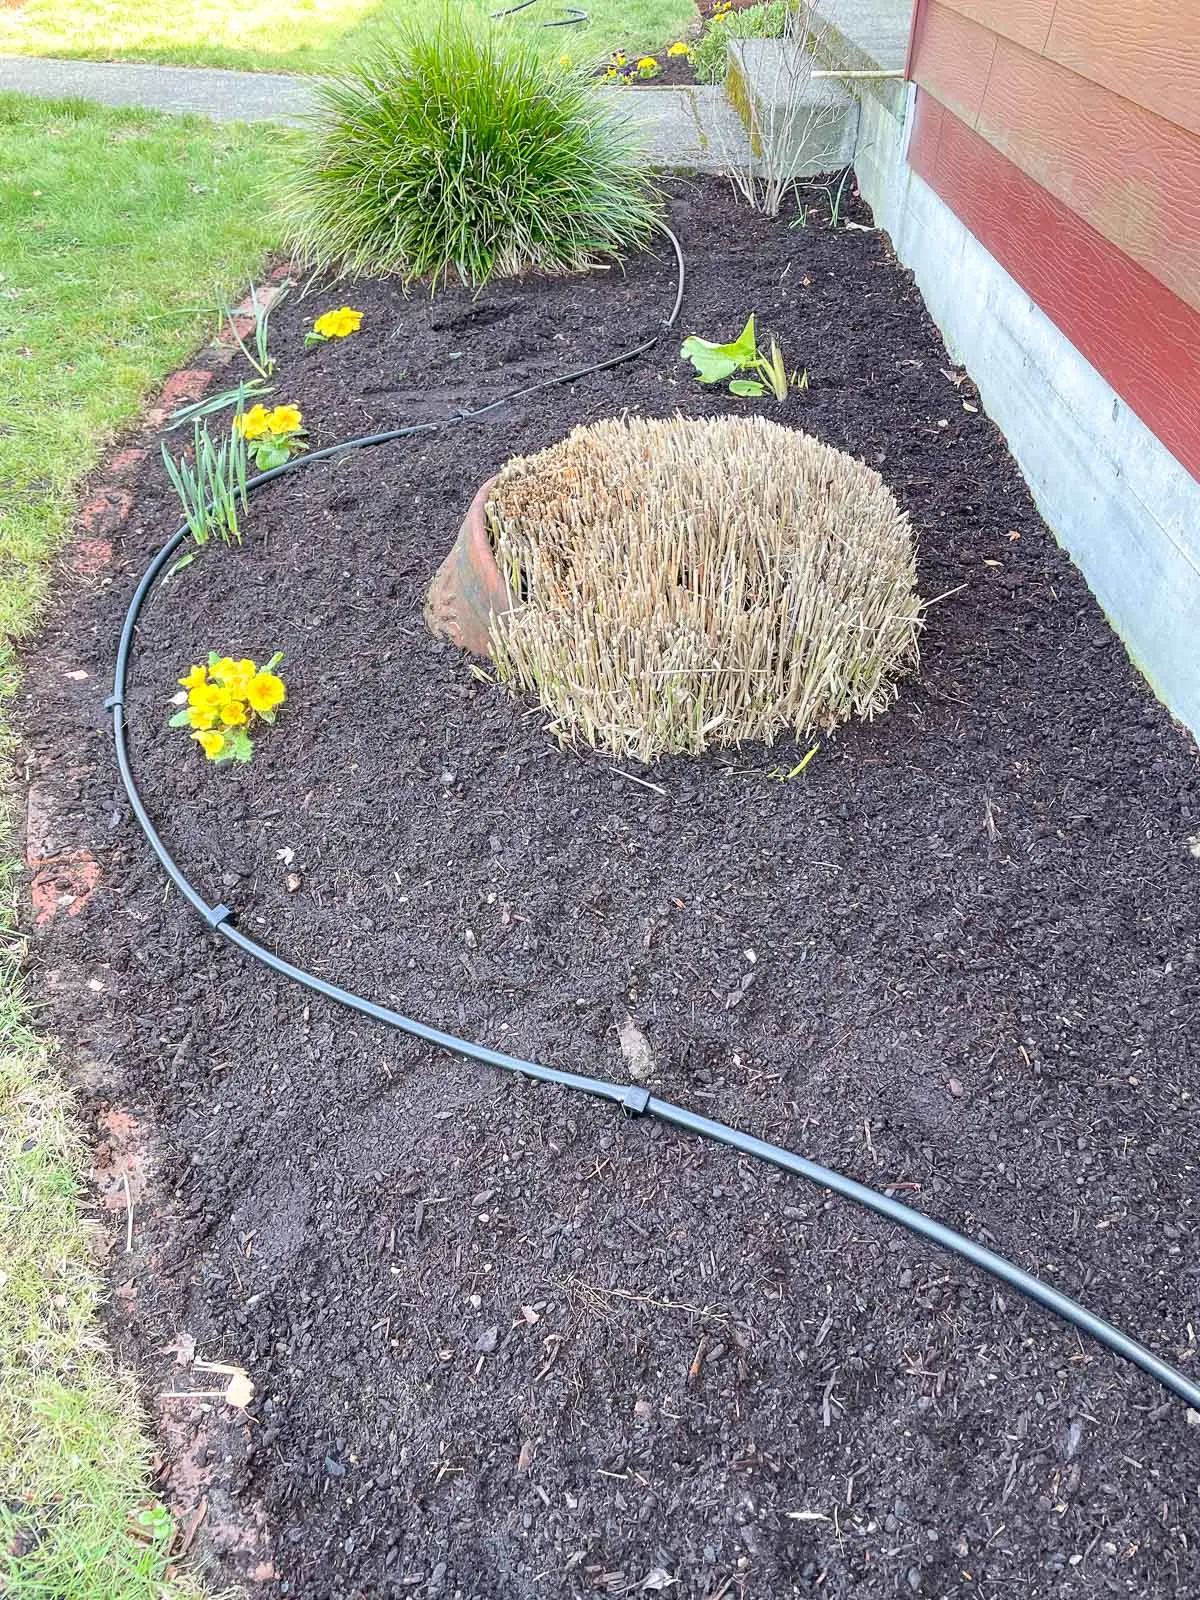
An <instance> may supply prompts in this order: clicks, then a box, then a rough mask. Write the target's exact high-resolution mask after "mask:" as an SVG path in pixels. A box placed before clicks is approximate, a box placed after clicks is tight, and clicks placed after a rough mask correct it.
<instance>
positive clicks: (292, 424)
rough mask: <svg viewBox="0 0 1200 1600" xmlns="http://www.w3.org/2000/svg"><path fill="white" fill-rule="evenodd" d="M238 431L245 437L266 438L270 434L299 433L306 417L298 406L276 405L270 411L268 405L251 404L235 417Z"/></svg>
mask: <svg viewBox="0 0 1200 1600" xmlns="http://www.w3.org/2000/svg"><path fill="white" fill-rule="evenodd" d="M235 426H236V428H237V431H238V432H239V433H240V434H241V436H242V438H243V439H265V438H266V437H267V436H268V435H269V434H288V433H299V432H300V430H301V428H302V427H303V426H304V418H303V416H302V415H301V414H300V409H299V407H298V406H276V407H275V408H274V410H273V411H268V410H267V408H266V406H264V405H257V406H251V407H250V409H249V411H243V412H241V413H240V414H239V416H238V417H237V418H236V419H235Z"/></svg>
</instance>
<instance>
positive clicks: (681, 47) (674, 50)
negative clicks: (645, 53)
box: [667, 39, 691, 56]
mask: <svg viewBox="0 0 1200 1600" xmlns="http://www.w3.org/2000/svg"><path fill="white" fill-rule="evenodd" d="M667 54H668V55H669V56H686V55H690V54H691V51H690V49H689V48H688V46H687V45H686V44H684V42H683V40H682V39H676V41H675V43H674V44H673V45H670V46H668V49H667Z"/></svg>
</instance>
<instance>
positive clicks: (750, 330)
mask: <svg viewBox="0 0 1200 1600" xmlns="http://www.w3.org/2000/svg"><path fill="white" fill-rule="evenodd" d="M679 353H680V355H681V356H682V357H683V358H684V360H685V361H690V362H691V363H692V365H693V366H694V367H695V369H696V375H697V377H698V378H699V380H700V382H701V383H720V382H721V381H722V380H723V379H724V378H728V377H729V376H730V374H731V373H734V372H736V371H737V370H738V368H739V367H748V366H751V365H752V364H753V363H754V361H755V360H756V359H757V357H758V346H757V344H756V342H755V337H754V316H753V314H751V316H750V319H749V321H748V322H747V323H746V326H745V327H744V328H743V329H742V331H741V333H740V334H739V335H738V337H737V338H736V339H734V340H733V341H732V342H731V343H729V344H713V343H712V342H711V340H708V339H700V338H697V336H696V335H695V334H692V336H691V337H690V338H688V339H685V340H684V341H683V345H682V346H681V348H680V351H679Z"/></svg>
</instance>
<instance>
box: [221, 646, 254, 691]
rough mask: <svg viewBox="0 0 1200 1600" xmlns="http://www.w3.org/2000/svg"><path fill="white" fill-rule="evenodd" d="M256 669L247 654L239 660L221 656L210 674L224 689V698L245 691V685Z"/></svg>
mask: <svg viewBox="0 0 1200 1600" xmlns="http://www.w3.org/2000/svg"><path fill="white" fill-rule="evenodd" d="M257 671H258V668H257V667H256V666H255V664H254V662H253V661H251V660H250V658H249V656H243V657H242V659H241V660H240V661H234V660H233V659H232V657H230V656H222V657H221V659H220V661H218V662H216V663H215V664H214V666H213V669H212V675H213V677H214V678H215V679H216V680H217V682H218V683H219V684H220V685H221V686H222V688H223V689H224V691H225V699H228V698H229V696H230V695H231V694H232V695H240V694H244V693H245V689H246V685H247V684H248V683H249V682H250V679H251V678H252V677H253V676H254V674H255V673H256V672H257Z"/></svg>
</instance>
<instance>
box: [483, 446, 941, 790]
mask: <svg viewBox="0 0 1200 1600" xmlns="http://www.w3.org/2000/svg"><path fill="white" fill-rule="evenodd" d="M487 518H488V528H489V533H490V536H491V540H492V545H493V548H494V550H495V552H496V559H497V562H498V564H499V567H500V570H501V573H502V574H504V576H505V578H506V580H507V582H508V586H509V592H510V593H511V594H513V595H514V596H519V597H520V602H521V603H519V604H517V605H515V606H514V607H513V608H512V609H511V610H510V611H508V612H506V613H504V614H503V615H501V616H498V617H496V618H494V619H493V625H492V635H491V645H492V655H493V658H494V660H495V662H496V666H497V671H498V675H499V676H500V678H501V679H502V681H504V682H507V683H510V684H512V685H514V686H515V687H518V688H522V689H529V690H533V691H534V692H535V693H536V694H537V695H538V696H539V698H540V699H541V702H542V704H543V706H544V707H545V708H546V709H547V711H549V712H550V713H551V716H552V718H553V722H552V727H553V729H554V731H555V732H556V733H557V734H558V735H559V737H560V738H562V739H564V740H566V739H572V738H576V737H578V738H581V739H584V740H586V741H587V743H589V744H591V745H595V746H597V747H598V748H600V749H603V750H607V751H610V752H611V753H613V754H614V755H621V756H634V757H638V758H640V759H641V760H643V761H650V760H653V758H654V757H655V756H657V755H660V754H666V753H672V752H674V753H678V752H691V753H693V754H698V753H699V752H700V751H702V750H704V749H705V748H706V747H708V746H709V745H714V744H717V745H732V744H740V743H742V742H743V741H745V740H753V739H761V740H766V741H767V742H770V741H771V740H773V739H774V738H775V737H776V736H777V735H778V734H780V733H781V732H783V731H784V730H790V731H792V732H794V733H796V734H797V735H801V734H804V733H808V732H811V731H812V730H814V729H817V728H822V729H830V728H833V727H835V726H837V725H838V724H839V723H841V722H844V721H845V720H846V719H847V718H848V717H850V716H860V717H871V716H873V715H874V714H875V713H876V712H877V711H882V710H883V709H884V708H885V707H886V706H888V705H889V704H890V703H891V701H892V700H893V699H894V698H895V696H896V693H897V680H898V678H899V677H900V676H901V675H902V674H903V673H904V672H905V671H907V670H911V669H913V668H915V666H916V664H917V636H918V634H919V632H920V628H921V614H922V606H921V601H920V599H919V597H918V595H917V593H916V571H915V562H914V552H913V541H912V534H911V531H910V529H909V525H908V519H907V518H906V517H905V515H904V513H903V512H902V511H901V510H900V508H899V506H898V505H897V504H896V501H895V499H894V498H893V497H892V495H891V493H890V492H889V490H888V489H887V488H886V487H885V486H884V483H883V480H882V479H881V478H880V477H879V474H878V473H876V472H873V471H872V470H871V469H870V468H869V467H866V466H864V465H862V463H861V462H858V461H855V460H854V459H853V458H852V457H851V456H848V455H846V454H844V453H843V452H841V451H838V450H834V449H831V448H830V447H829V446H828V445H824V444H822V443H821V442H820V441H819V440H817V439H814V438H812V437H810V436H809V435H808V434H804V433H799V432H796V431H795V430H792V429H789V428H782V427H780V426H779V425H778V424H776V423H772V422H767V421H765V420H764V419H763V418H761V417H747V418H720V419H713V420H706V421H698V420H691V419H684V418H681V417H676V418H674V419H673V420H670V421H650V420H647V419H644V418H634V419H627V420H617V421H609V422H599V423H595V424H593V425H592V426H590V427H584V428H576V429H575V431H574V432H573V433H572V434H570V436H569V437H568V438H566V439H565V440H563V441H562V443H560V444H557V445H554V446H553V447H552V448H551V449H549V450H544V451H542V452H541V453H540V454H539V455H535V456H526V457H516V458H515V459H514V460H512V461H510V462H509V463H508V464H507V466H505V467H504V468H503V469H502V471H501V472H500V474H499V476H498V477H497V479H496V483H495V486H494V488H493V490H492V493H491V495H490V497H489V501H488V507H487Z"/></svg>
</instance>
